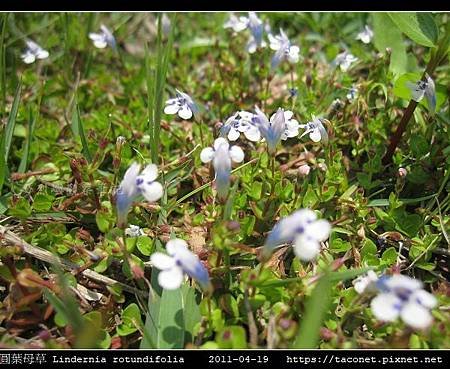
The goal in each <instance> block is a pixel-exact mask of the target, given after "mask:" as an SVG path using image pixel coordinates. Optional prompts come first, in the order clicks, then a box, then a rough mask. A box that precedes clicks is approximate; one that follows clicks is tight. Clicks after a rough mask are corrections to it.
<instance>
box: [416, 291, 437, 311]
mask: <svg viewBox="0 0 450 369" xmlns="http://www.w3.org/2000/svg"><path fill="white" fill-rule="evenodd" d="M410 301H414V302H417V303H419V304H420V305H422V306H424V307H426V308H429V309H432V308H434V307H435V306H436V305H437V300H436V297H434V296H433V295H432V294H431V293H429V292H427V291H425V290H417V291H415V292H414V293H413V294H412V296H411V297H410Z"/></svg>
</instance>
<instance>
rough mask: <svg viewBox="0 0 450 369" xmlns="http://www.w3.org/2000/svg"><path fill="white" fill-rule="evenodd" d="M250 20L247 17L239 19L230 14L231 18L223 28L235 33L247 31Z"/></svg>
mask: <svg viewBox="0 0 450 369" xmlns="http://www.w3.org/2000/svg"><path fill="white" fill-rule="evenodd" d="M248 23H249V19H248V18H247V17H243V16H240V17H237V16H236V15H234V14H232V13H231V14H230V18H229V19H228V20H227V21H226V22H225V23H224V25H223V28H225V29H227V28H231V29H232V30H233V31H234V32H236V33H238V32H241V31H243V30H245V29H247V27H248Z"/></svg>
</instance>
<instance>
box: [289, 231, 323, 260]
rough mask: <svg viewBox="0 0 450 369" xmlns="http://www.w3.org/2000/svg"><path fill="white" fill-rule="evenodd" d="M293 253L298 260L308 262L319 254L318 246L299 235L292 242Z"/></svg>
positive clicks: (312, 240) (306, 237)
mask: <svg viewBox="0 0 450 369" xmlns="http://www.w3.org/2000/svg"><path fill="white" fill-rule="evenodd" d="M294 252H295V255H296V256H297V257H298V258H299V259H300V260H304V261H310V260H313V259H315V257H316V256H317V254H318V253H319V252H320V244H319V242H317V241H316V240H314V239H313V238H310V237H308V236H307V235H300V236H298V237H296V238H295V240H294Z"/></svg>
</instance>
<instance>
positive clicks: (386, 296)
mask: <svg viewBox="0 0 450 369" xmlns="http://www.w3.org/2000/svg"><path fill="white" fill-rule="evenodd" d="M370 307H371V309H372V313H373V315H375V317H376V318H377V319H378V320H382V321H385V322H393V321H394V320H395V319H397V318H398V316H399V315H400V307H401V300H400V299H399V298H398V297H397V296H395V295H394V294H392V293H381V294H379V295H378V296H376V297H375V298H374V299H373V300H372V302H371V303H370Z"/></svg>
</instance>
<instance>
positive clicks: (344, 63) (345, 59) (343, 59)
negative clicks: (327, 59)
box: [333, 51, 358, 72]
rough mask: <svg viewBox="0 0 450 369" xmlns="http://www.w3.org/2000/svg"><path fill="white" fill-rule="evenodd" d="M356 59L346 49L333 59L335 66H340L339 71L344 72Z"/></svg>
mask: <svg viewBox="0 0 450 369" xmlns="http://www.w3.org/2000/svg"><path fill="white" fill-rule="evenodd" d="M357 60H358V58H357V57H355V56H354V55H353V54H350V53H349V52H348V51H344V52H342V53H340V54H338V55H337V56H336V58H335V59H334V61H333V65H334V66H335V67H340V68H341V71H343V72H346V71H347V70H348V69H349V68H350V66H351V65H352V64H353V63H354V62H356V61H357Z"/></svg>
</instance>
